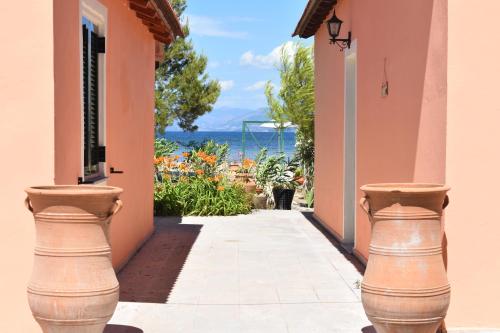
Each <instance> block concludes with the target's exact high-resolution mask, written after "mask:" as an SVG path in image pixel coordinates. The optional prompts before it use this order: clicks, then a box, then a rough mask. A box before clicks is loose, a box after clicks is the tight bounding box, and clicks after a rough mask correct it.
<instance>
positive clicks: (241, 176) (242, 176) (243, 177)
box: [235, 172, 250, 184]
mask: <svg viewBox="0 0 500 333" xmlns="http://www.w3.org/2000/svg"><path fill="white" fill-rule="evenodd" d="M249 179H250V174H249V173H244V172H238V173H237V174H236V176H235V180H236V182H239V183H243V184H245V183H246V182H248V180H249Z"/></svg>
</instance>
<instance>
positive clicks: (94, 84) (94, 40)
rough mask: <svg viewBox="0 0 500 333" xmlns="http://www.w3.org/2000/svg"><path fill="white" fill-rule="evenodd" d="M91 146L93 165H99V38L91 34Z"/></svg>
mask: <svg viewBox="0 0 500 333" xmlns="http://www.w3.org/2000/svg"><path fill="white" fill-rule="evenodd" d="M90 38H91V39H90V82H89V83H90V89H89V91H90V98H89V122H88V124H89V145H90V157H91V165H92V166H94V165H98V164H99V86H98V81H99V77H98V76H99V69H98V63H99V61H98V59H99V54H98V47H97V46H98V45H97V44H98V38H99V37H98V36H97V34H96V33H95V32H91V33H90Z"/></svg>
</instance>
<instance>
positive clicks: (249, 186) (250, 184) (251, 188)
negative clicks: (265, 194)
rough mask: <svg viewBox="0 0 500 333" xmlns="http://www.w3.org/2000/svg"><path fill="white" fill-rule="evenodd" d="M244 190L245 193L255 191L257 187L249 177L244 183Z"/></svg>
mask: <svg viewBox="0 0 500 333" xmlns="http://www.w3.org/2000/svg"><path fill="white" fill-rule="evenodd" d="M244 187H245V192H247V193H255V191H256V189H257V184H255V182H254V181H253V180H251V179H249V180H248V181H247V182H246V183H245V185H244Z"/></svg>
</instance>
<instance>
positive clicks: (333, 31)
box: [326, 10, 351, 51]
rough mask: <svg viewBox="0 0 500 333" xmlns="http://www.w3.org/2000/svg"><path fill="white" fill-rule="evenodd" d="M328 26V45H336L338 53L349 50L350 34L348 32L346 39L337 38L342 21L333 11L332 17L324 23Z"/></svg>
mask: <svg viewBox="0 0 500 333" xmlns="http://www.w3.org/2000/svg"><path fill="white" fill-rule="evenodd" d="M326 24H327V26H328V33H329V34H330V37H331V38H330V44H337V45H338V47H340V51H344V49H346V48H348V49H349V48H351V32H350V31H349V32H348V34H347V38H346V39H339V38H337V37H338V35H339V34H340V27H341V26H342V20H340V19H339V18H338V17H337V15H335V10H334V11H333V16H332V18H331V19H329V20H328V21H327V22H326Z"/></svg>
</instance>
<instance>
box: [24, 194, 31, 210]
mask: <svg viewBox="0 0 500 333" xmlns="http://www.w3.org/2000/svg"><path fill="white" fill-rule="evenodd" d="M24 205H25V206H26V208H27V209H28V210H29V211H30V212H32V213H33V206H32V205H31V200H30V197H26V199H24Z"/></svg>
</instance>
